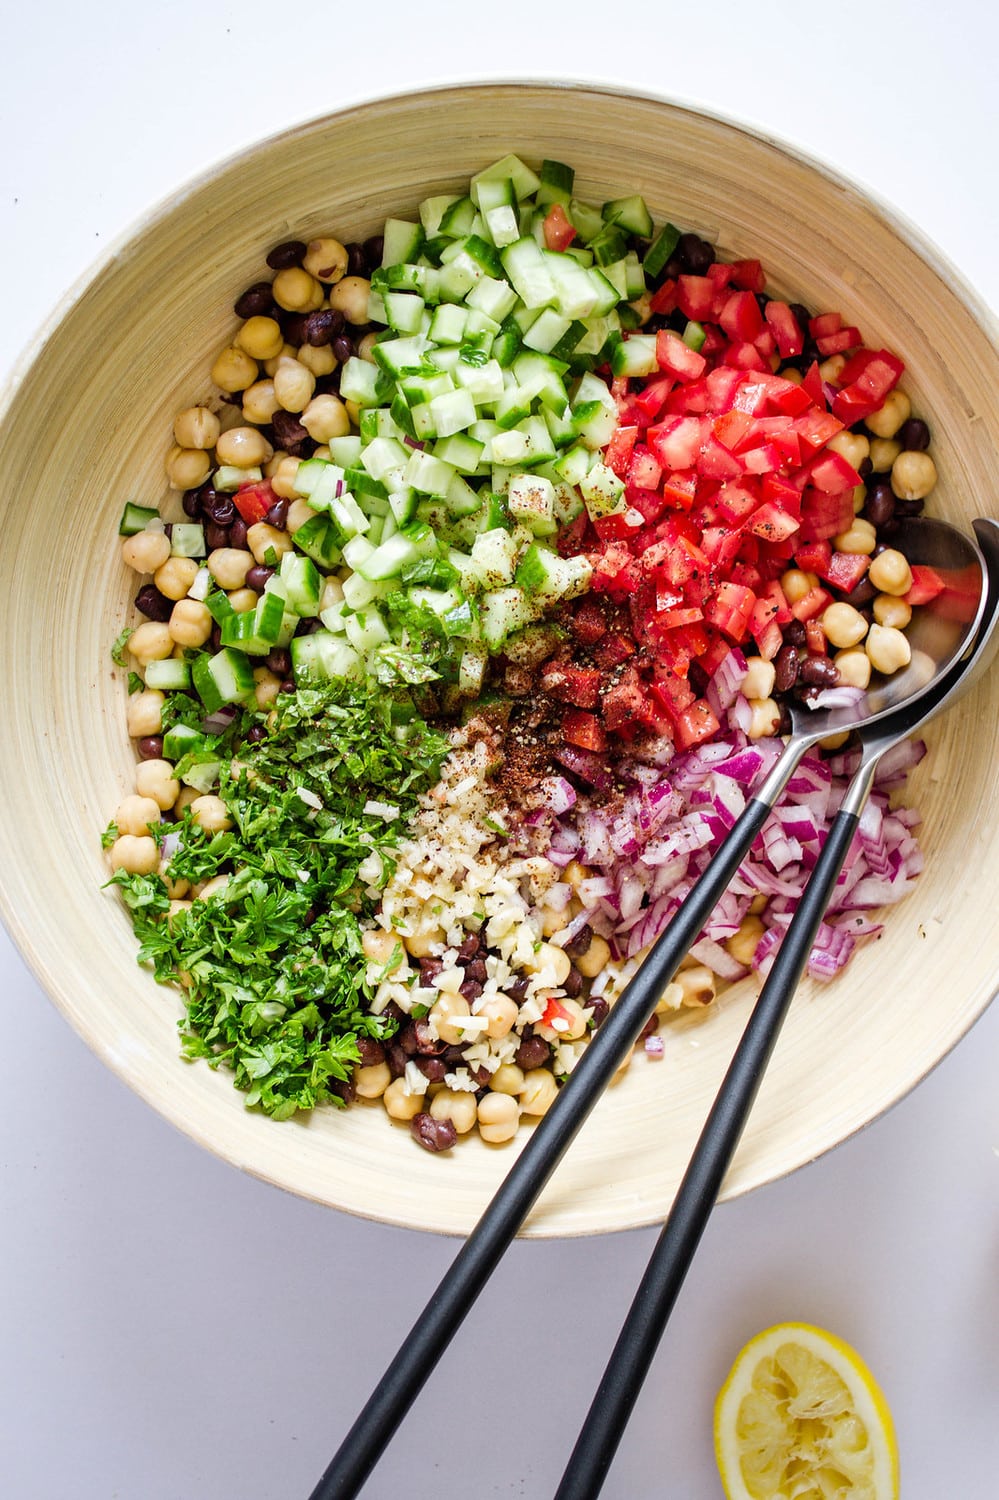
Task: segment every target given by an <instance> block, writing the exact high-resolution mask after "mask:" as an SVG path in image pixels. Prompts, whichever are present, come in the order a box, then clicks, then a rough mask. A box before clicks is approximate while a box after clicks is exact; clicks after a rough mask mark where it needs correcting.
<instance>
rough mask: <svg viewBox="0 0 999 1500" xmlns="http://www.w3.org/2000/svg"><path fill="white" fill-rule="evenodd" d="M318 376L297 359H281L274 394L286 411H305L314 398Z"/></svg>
mask: <svg viewBox="0 0 999 1500" xmlns="http://www.w3.org/2000/svg"><path fill="white" fill-rule="evenodd" d="M315 388H316V377H315V376H314V375H313V373H312V371H311V370H308V369H306V367H305V365H303V364H299V362H298V360H297V359H284V358H282V359H279V360H278V367H277V370H276V371H275V373H274V394H275V396H276V397H277V399H278V401H279V403H280V404H281V406H282V407H283V408H284V410H285V411H304V410H305V408H306V407H307V406H308V404H309V402H310V401H311V400H312V393H313V391H314V390H315Z"/></svg>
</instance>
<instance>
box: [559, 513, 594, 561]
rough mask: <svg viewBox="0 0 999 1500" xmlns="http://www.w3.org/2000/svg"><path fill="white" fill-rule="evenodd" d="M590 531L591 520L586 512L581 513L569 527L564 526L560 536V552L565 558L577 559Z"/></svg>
mask: <svg viewBox="0 0 999 1500" xmlns="http://www.w3.org/2000/svg"><path fill="white" fill-rule="evenodd" d="M589 530H590V518H589V515H588V514H587V513H586V511H585V510H584V511H581V512H580V514H579V515H578V516H577V517H576V519H575V520H574V521H570V522H569V524H568V526H563V527H562V529H561V531H560V532H559V534H558V550H559V552H560V553H561V555H562V556H563V557H575V556H576V555H577V553H579V552H581V551H582V549H583V547H584V546H585V545H586V538H587V534H588V533H589Z"/></svg>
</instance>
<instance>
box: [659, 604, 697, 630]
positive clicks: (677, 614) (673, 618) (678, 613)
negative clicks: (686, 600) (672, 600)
mask: <svg viewBox="0 0 999 1500" xmlns="http://www.w3.org/2000/svg"><path fill="white" fill-rule="evenodd" d="M703 619H704V611H703V610H702V609H701V608H700V606H699V605H689V606H688V607H687V608H686V609H660V610H659V611H658V612H657V615H656V624H657V625H661V626H662V628H663V630H679V629H680V627H681V626H682V625H696V624H697V622H698V621H699V620H703Z"/></svg>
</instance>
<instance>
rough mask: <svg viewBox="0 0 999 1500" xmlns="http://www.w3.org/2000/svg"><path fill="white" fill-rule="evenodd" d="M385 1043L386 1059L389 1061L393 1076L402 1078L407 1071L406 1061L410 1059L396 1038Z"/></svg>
mask: <svg viewBox="0 0 999 1500" xmlns="http://www.w3.org/2000/svg"><path fill="white" fill-rule="evenodd" d="M383 1045H384V1047H385V1061H386V1062H387V1063H388V1067H389V1072H390V1073H391V1074H392V1077H393V1078H401V1077H402V1075H403V1073H405V1071H406V1063H407V1062H408V1061H409V1059H408V1058H407V1056H406V1054H405V1052H404V1051H403V1049H402V1047H400V1046H399V1043H398V1042H397V1041H395V1039H394V1038H393V1040H392V1041H390V1042H385V1043H384V1044H383Z"/></svg>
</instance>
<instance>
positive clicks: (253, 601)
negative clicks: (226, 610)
mask: <svg viewBox="0 0 999 1500" xmlns="http://www.w3.org/2000/svg"><path fill="white" fill-rule="evenodd" d="M259 600H260V595H259V594H257V593H254V591H253V589H245V588H244V589H233V591H232V593H231V594H230V595H229V603H230V604H231V605H232V607H233V609H234V610H235V611H236V613H237V614H238V615H242V614H245V613H246V611H247V610H248V609H256V607H257V604H258V602H259Z"/></svg>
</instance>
